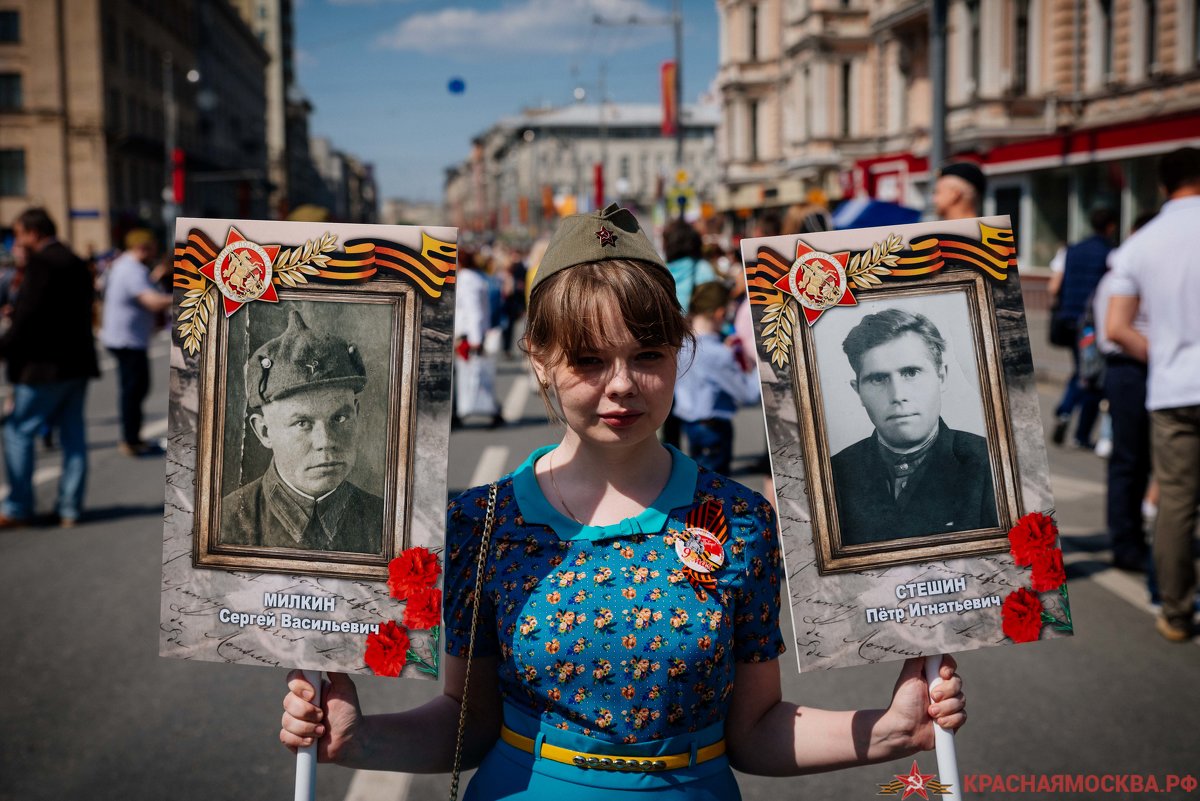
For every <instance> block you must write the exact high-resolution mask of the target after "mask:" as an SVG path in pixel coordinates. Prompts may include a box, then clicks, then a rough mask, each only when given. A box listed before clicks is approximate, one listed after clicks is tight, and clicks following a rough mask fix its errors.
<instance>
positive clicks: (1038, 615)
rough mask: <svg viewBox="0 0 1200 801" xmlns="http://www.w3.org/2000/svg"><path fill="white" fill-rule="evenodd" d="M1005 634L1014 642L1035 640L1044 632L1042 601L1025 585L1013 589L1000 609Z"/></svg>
mask: <svg viewBox="0 0 1200 801" xmlns="http://www.w3.org/2000/svg"><path fill="white" fill-rule="evenodd" d="M1000 618H1001V620H1002V621H1003V624H1002V628H1003V629H1004V634H1005V635H1006V636H1007V637H1008V638H1009V639H1010V640H1012V641H1013V642H1033V641H1034V640H1036V639H1037V638H1038V636H1039V635H1040V634H1041V633H1042V602H1041V601H1040V600H1038V597H1037V596H1036V595H1034V594H1033V593H1032V592H1030V591H1029V590H1027V589H1025V588H1024V587H1022V588H1020V589H1019V590H1013V591H1012V592H1010V593H1009V594H1008V597H1007V598H1005V599H1004V606H1003V607H1002V608H1001V609H1000Z"/></svg>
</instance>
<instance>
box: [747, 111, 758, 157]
mask: <svg viewBox="0 0 1200 801" xmlns="http://www.w3.org/2000/svg"><path fill="white" fill-rule="evenodd" d="M746 112H747V114H748V116H749V117H750V125H749V129H750V130H749V139H750V142H749V144H750V147H749V156H750V161H752V162H753V161H758V101H757V100H751V101H750V102H749V103H747V104H746Z"/></svg>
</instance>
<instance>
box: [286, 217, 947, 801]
mask: <svg viewBox="0 0 1200 801" xmlns="http://www.w3.org/2000/svg"><path fill="white" fill-rule="evenodd" d="M530 281H531V285H532V288H531V298H530V305H529V323H528V325H527V327H526V330H525V341H524V347H525V350H526V352H527V353H528V354H529V356H530V361H531V363H532V364H531V366H532V368H533V369H534V371H535V373H536V375H537V378H538V382H539V386H540V389H541V393H542V396H543V400H544V401H546V403H547V405H548V407H549V409H550V410H551V411H552V413H553V415H554V416H555V417H556V418H557V419H558V420H560V421H562V422H564V423H565V430H564V432H563V437H562V441H561V442H559V443H557V444H554V445H548V446H544V447H540V448H537V449H536V450H534V451H533V453H531V454H530V455H529V457H528V458H527V459H526V460H525V462H524V463H523V464H522V465H521V466H520V467H518V468H517V469H516V470H515V471H513V472H512V473H511V474H509V475H507V476H504V477H503V478H501V479H500V480H499V481H497V482H496V484H494V485H492V486H491V487H475V488H474V489H470V490H467V491H466V492H465V493H463V494H462V495H460V496H459V497H458V498H456V499H454V500H453V501H452V502H451V504H450V507H449V509H448V510H447V515H446V518H447V519H446V529H447V532H446V553H447V556H448V558H447V565H446V574H445V594H444V596H443V598H444V618H445V627H444V629H443V636H444V637H445V642H446V656H445V659H444V661H443V663H442V664H443V668H444V670H445V676H446V682H445V686H444V689H443V695H442V696H441V697H440V698H437V699H435V700H433V701H431V702H429V703H427V704H425V705H423V706H421V707H418V708H416V709H413V710H411V711H407V712H402V713H399V714H390V715H371V716H364V715H363V714H362V712H361V709H360V706H359V703H358V697H357V694H356V692H355V690H354V685H353V684H352V683H351V681H350V680H349V679H348V678H347V677H346V676H344V675H341V674H331V675H330V684H329V686H328V691H327V692H325V693H323V694H322V697H321V706H317V705H315V704H313V703H312V702H311V701H310V700H309V699H311V698H312V697H313V695H312V686H311V685H310V684H308V682H307V680H306V679H304V677H303V674H302V673H300V672H298V671H297V672H293V673H292V674H291V675H290V676H289V693H288V695H287V696H286V697H285V699H284V709H285V713H284V717H283V726H282V730H281V732H280V740H281V741H282V742H283V743H284V744H285V745H288V746H291V747H294V748H295V747H302V746H307V745H310V744H313V743H316V745H317V755H318V758H321V759H325V760H332V761H336V762H340V763H342V764H344V765H348V766H352V767H358V768H365V769H370V770H401V771H408V772H412V771H422V772H441V771H446V770H449V769H451V767H452V766H453V765H454V764H455V763H454V754H455V751H456V749H455V740H456V736H457V733H458V725H459V721H460V713H465V717H464V718H463V719H465V721H466V725H465V727H464V729H463V734H464V737H463V740H462V748H461V752H460V753H461V754H462V758H463V762H462V766H463V767H464V768H470V767H474V766H478V770H477V771H476V773H475V776H474V778H473V779H472V780H471V783H470V785H469V786H468V787H467V789H466V794H465V799H466V801H492V800H493V799H501V798H503V799H525V801H533V799H555V800H559V799H563V798H568V797H569V798H571V799H572V801H621V800H622V799H627V800H628V801H634V799H637V801H651V799H660V798H661V799H665V798H671V799H675V800H676V801H699V800H700V799H706V800H707V801H712V800H713V799H727V800H728V801H735V799H737V798H739V797H740V796H739V793H738V789H737V782H736V779H735V778H734V775H733V772H732V770H731V766H732V767H736V768H738V769H740V770H744V771H749V772H755V773H762V774H768V775H788V774H798V773H806V772H812V771H816V770H822V769H833V768H841V767H846V766H849V765H853V764H859V763H863V762H874V761H880V760H883V759H889V758H895V757H899V756H901V755H904V754H911V753H913V752H915V751H916V750H919V749H921V748H925V749H928V748H931V747H932V744H933V720H932V719H931V718H930V717H929V716H930V715H933V716H934V717H936V718H939V720H940V721H941V722H942V723H943V725H945V726H947V727H949V728H951V729H953V728H957V727H958V726H959V725H961V724H962V722H963V720H964V716H963V714H962V695H961V693H960V692H959V689H960V686H961V684H960V680H959V678H958V677H957V676H955V675H954V667H953V662H952V660H950V658H949V657H946V658H945V659H946V661H945V662H944V663H943V665H942V668H941V676H942V678H943V679H944V680H945V681H946V683H945V684H944V685H942V686H943V687H945V688H946V689H945V692H946V695H945V697H944V698H941V699H939V700H938V701H937V702H935V703H933V704H931V703H929V698H928V692H929V687H928V685H927V684H926V683H925V680H924V677H923V675H922V673H921V665H922V662H921V661H920V660H911V661H910V662H909V663H907V664H906V666H905V668H904V671H903V673H902V677H901V680H900V682H899V683H898V684H897V685H896V689H895V690H894V695H893V701H892V704H891V707H890V708H889V709H888V710H877V711H876V712H873V713H864V712H826V711H822V710H813V709H803V710H801V708H800V707H797V706H796V705H794V704H788V703H785V702H784V701H782V700H781V695H780V670H779V660H778V656H779V655H780V654H781V653H782V652H783V648H784V644H783V639H782V636H781V635H780V630H779V609H780V600H781V598H780V593H781V590H782V588H783V586H784V580H783V563H782V560H781V558H780V551H779V535H778V532H777V530H776V526H775V515H774V511H773V510H772V508H771V505H770V504H769V503H768V502H767V501H766V500H765V499H764V498H763V497H762V496H761V495H759V494H758V493H756V492H754V491H752V490H750V489H748V488H747V487H744V486H742V485H740V484H738V483H736V482H734V481H732V480H730V479H728V478H726V477H725V476H722V475H720V474H718V473H714V472H712V471H709V470H706V469H704V468H703V467H700V466H698V465H697V464H696V462H694V461H692V460H691V459H689V458H688V457H687V456H685V455H684V454H682V453H680V452H679V451H678V450H676V449H674V448H670V447H668V446H665V445H663V444H662V443H660V442H659V441H658V438H657V435H656V432H657V429H658V427H659V426H660V425H661V424H662V421H663V420H664V419H665V418H666V416H667V412H668V410H669V409H670V407H671V397H672V394H673V391H674V388H675V377H676V361H675V359H676V354H677V352H678V350H679V348H680V346H681V345H682V344H683V342H684V341H685V340H686V339H687V338H688V336H689V334H688V331H687V327H686V326H687V323H686V321H685V320H684V317H683V314H682V310H681V309H680V308H679V303H678V300H677V298H676V297H675V291H674V286H673V281H672V279H671V274H670V272H669V271H668V270H667V269H666V265H665V264H664V262H663V260H662V258H661V257H660V256H659V255H658V253H657V252H656V251H655V249H654V246H653V245H652V244H651V242H650V240H649V239H648V238H647V237H646V235H645V234H644V233H643V232H642V231H641V229H640V228H639V226H638V223H637V220H636V219H635V218H634V216H633V214H631V213H630V212H629V211H627V210H625V209H621V208H617V207H616V206H613V207H610V208H606V209H604V210H603V211H599V212H596V213H594V214H580V215H575V216H572V217H568V218H566V219H565V220H563V222H562V223H561V225H560V226H559V228H558V232H557V233H556V235H555V238H554V240H553V241H552V242H551V244H550V246H549V247H548V248H547V250H546V254H545V257H544V258H543V259H542V260H541V262H540V264H539V265H538V268H537V271H536V273H535V274H534V275H533V276H532V278H531V279H530ZM493 493H494V503H493V502H491V501H490V500H489V499H492V498H493ZM489 508H492V509H493V510H494V512H495V517H494V530H493V531H492V534H491V537H492V539H491V543H492V546H491V547H489V548H488V549H487V550H484V549H482V548H481V540H482V539H483V531H484V530H485V528H486V522H485V521H486V519H487V517H488V513H487V510H488V509H489ZM477 565H479V567H477ZM475 599H484V600H483V601H482V602H478V603H477V602H476V601H475ZM468 665H470V666H472V667H471V677H472V678H471V681H470V696H469V697H467V698H464V696H465V694H466V685H467V682H466V671H467V667H468Z"/></svg>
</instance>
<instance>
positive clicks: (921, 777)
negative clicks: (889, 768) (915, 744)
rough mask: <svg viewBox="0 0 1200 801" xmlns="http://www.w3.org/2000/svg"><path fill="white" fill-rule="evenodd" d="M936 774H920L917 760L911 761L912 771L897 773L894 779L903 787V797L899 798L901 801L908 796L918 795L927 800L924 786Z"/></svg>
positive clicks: (927, 794)
mask: <svg viewBox="0 0 1200 801" xmlns="http://www.w3.org/2000/svg"><path fill="white" fill-rule="evenodd" d="M936 775H937V774H935V773H922V772H921V771H920V770H919V769H918V768H917V760H915V759H914V760H913V763H912V770H910V771H909V772H908V773H897V774H895V776H896V778H897V779H899V780H900V783H901V784H903V785H904V795H902V796H900V798H901V801H903V799H905V798H908V797H909V796H910V795H913V794H914V793H915V794H918V795H920V796H921V798H926V799H927V798H929V793H927V792H925V785H927V784H929V780H930V779H932V778H933V777H934V776H936Z"/></svg>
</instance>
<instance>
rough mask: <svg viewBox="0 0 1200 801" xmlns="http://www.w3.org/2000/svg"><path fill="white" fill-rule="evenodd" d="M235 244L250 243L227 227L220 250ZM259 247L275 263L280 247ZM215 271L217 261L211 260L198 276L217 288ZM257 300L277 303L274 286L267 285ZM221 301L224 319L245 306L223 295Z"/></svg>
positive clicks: (231, 227)
mask: <svg viewBox="0 0 1200 801" xmlns="http://www.w3.org/2000/svg"><path fill="white" fill-rule="evenodd" d="M237 242H250V240H249V239H247V238H246V237H244V236H242V232H241V231H239V230H238V229H236V228H234V227H233V226H232V225H231V226H229V233H228V234H226V235H225V244H224V245H222V250H224V249H225V248H227V247H229V246H230V245H233V244H236V243H237ZM254 244H257V243H254ZM259 247H261V248H262V249H263V250H264V251H266V253H267V257H268V258H269V259H270V260H271V262H272V263H274V262H275V257H276V256H278V255H279V251H280V250H282V246H281V245H259ZM216 269H217V260H216V259H213V260H212V261H210V262H209V263H208V264H205V265H204V266H203V267H201V268H200V274H201V275H203V276H204V277H205V278H207V279H208V280H210V281H212V282H213V283H214V284H218V286H219V283H218V282H217V277H216ZM257 299H258V300H265V301H267V302H268V303H278V302H279V295H278V294H276V292H275V284H274V283H268V284H267V288H266V290H265V291H264V292H263V293H262V294H261V295H259V296H258V298H257ZM221 300H223V301H224V302H225V316H226V317H228V316H229V315H231V314H233V313H234V312H235V311H237V310H238V309H240V308H242V306H244V305H245V304H244V303H239V302H238V301H236V300H233V299H232V298H230V297H227V296H226V295H224V294H222V295H221Z"/></svg>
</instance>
